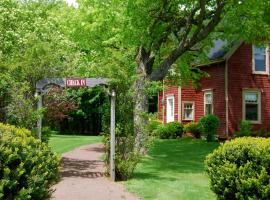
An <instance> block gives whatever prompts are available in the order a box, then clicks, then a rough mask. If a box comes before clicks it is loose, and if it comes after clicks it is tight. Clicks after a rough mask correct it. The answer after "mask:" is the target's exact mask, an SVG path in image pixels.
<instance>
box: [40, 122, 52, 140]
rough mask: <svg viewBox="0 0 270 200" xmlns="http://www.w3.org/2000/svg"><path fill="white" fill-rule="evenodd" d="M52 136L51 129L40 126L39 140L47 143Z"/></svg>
mask: <svg viewBox="0 0 270 200" xmlns="http://www.w3.org/2000/svg"><path fill="white" fill-rule="evenodd" d="M51 136H52V130H51V128H50V127H49V126H45V127H42V135H41V141H42V142H45V143H48V142H49V140H50V137H51Z"/></svg>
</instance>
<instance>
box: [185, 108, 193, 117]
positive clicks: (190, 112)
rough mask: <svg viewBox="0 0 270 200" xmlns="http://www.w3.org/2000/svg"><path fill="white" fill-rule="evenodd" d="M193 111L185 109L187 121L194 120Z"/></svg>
mask: <svg viewBox="0 0 270 200" xmlns="http://www.w3.org/2000/svg"><path fill="white" fill-rule="evenodd" d="M192 113H193V111H192V110H191V109H185V113H184V117H185V119H192V118H193V114H192Z"/></svg>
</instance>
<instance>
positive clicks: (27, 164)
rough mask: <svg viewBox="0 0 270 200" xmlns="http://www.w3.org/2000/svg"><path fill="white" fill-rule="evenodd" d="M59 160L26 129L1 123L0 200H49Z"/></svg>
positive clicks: (56, 177)
mask: <svg viewBox="0 0 270 200" xmlns="http://www.w3.org/2000/svg"><path fill="white" fill-rule="evenodd" d="M58 173H59V158H58V157H57V156H56V155H55V154H53V153H52V152H51V151H50V149H49V148H48V146H47V145H46V144H45V143H43V142H41V141H40V140H38V139H35V138H34V137H33V136H32V134H31V132H30V131H28V130H26V129H18V128H16V127H14V126H11V125H4V124H1V123H0V199H23V200H26V199H48V198H49V197H50V195H51V193H52V190H51V186H52V184H54V183H55V182H56V181H57V179H58Z"/></svg>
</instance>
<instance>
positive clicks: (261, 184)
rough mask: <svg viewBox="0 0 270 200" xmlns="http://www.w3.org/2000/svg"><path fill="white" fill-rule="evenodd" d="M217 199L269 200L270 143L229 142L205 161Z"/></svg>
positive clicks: (249, 139)
mask: <svg viewBox="0 0 270 200" xmlns="http://www.w3.org/2000/svg"><path fill="white" fill-rule="evenodd" d="M205 164H206V167H207V170H206V171H207V173H208V175H209V177H210V180H211V189H212V190H213V191H214V192H215V193H216V195H217V199H220V200H223V199H224V200H225V199H230V200H236V199H260V200H268V199H270V139H266V138H252V137H242V138H237V139H234V140H232V141H230V142H226V143H225V144H223V145H221V146H220V147H219V148H218V149H216V150H215V151H214V152H213V153H212V154H210V155H208V156H207V158H206V161H205Z"/></svg>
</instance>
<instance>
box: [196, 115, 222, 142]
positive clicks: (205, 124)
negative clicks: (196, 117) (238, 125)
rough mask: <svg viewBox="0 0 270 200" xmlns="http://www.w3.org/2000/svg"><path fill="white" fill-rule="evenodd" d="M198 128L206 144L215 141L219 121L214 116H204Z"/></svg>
mask: <svg viewBox="0 0 270 200" xmlns="http://www.w3.org/2000/svg"><path fill="white" fill-rule="evenodd" d="M199 127H200V129H201V130H202V133H203V135H204V136H205V137H206V140H207V141H208V142H211V141H213V140H214V139H215V136H216V135H217V131H218V128H219V119H218V117H217V116H215V115H206V116H204V117H202V118H201V119H200V121H199Z"/></svg>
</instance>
